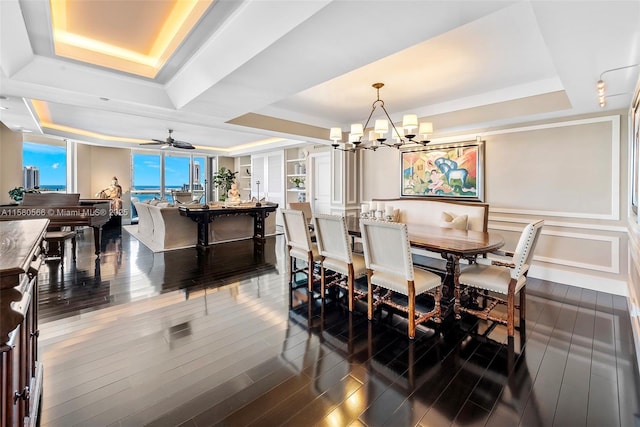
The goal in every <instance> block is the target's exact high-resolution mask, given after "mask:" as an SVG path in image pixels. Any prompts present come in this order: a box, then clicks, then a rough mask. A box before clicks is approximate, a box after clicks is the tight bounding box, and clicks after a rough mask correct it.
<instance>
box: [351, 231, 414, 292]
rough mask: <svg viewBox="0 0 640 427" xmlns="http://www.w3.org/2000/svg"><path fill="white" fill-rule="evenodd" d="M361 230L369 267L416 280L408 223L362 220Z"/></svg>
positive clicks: (365, 256)
mask: <svg viewBox="0 0 640 427" xmlns="http://www.w3.org/2000/svg"><path fill="white" fill-rule="evenodd" d="M360 231H361V232H362V246H363V249H364V260H365V264H366V266H367V268H368V269H370V270H374V271H378V272H381V273H388V274H393V275H395V276H399V277H403V278H405V279H406V280H414V277H413V261H412V260H411V246H410V244H409V233H408V232H407V225H406V224H402V223H393V222H382V221H371V220H360Z"/></svg>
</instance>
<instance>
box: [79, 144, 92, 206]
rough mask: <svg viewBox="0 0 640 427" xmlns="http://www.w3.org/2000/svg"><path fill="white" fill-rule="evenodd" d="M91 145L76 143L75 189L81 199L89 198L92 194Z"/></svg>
mask: <svg viewBox="0 0 640 427" xmlns="http://www.w3.org/2000/svg"><path fill="white" fill-rule="evenodd" d="M92 148H93V146H91V145H86V144H77V145H76V162H77V168H76V182H77V191H78V193H80V197H81V198H83V199H90V198H92V197H93V196H94V194H95V191H91V190H92V186H91V185H92V184H91V169H92V164H91V152H92Z"/></svg>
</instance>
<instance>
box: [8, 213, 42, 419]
mask: <svg viewBox="0 0 640 427" xmlns="http://www.w3.org/2000/svg"><path fill="white" fill-rule="evenodd" d="M48 225H49V220H48V219H25V220H21V221H0V367H1V373H0V384H2V387H0V426H1V427H15V426H19V427H22V426H35V425H36V423H37V418H38V407H39V405H40V396H41V394H42V364H41V363H40V362H39V361H38V313H37V310H38V284H37V278H38V270H39V269H40V265H42V255H41V253H40V249H41V245H42V240H43V238H44V235H45V233H46V230H47V226H48Z"/></svg>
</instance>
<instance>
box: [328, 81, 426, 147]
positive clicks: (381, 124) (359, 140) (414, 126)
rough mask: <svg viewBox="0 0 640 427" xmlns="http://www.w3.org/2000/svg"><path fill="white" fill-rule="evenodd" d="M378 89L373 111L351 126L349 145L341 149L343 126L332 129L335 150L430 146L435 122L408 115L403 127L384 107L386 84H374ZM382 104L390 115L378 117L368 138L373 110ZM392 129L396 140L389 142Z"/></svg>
mask: <svg viewBox="0 0 640 427" xmlns="http://www.w3.org/2000/svg"><path fill="white" fill-rule="evenodd" d="M372 86H373V87H374V88H375V89H376V95H377V98H376V100H375V101H374V102H373V104H372V105H371V112H370V113H369V117H368V118H367V121H366V122H365V124H364V126H363V125H362V123H353V124H352V125H351V131H350V133H349V138H348V140H347V143H346V144H345V148H340V143H341V142H342V138H343V136H342V128H339V127H332V128H331V130H330V131H329V139H330V140H331V141H332V142H331V146H332V147H333V148H334V149H340V150H343V151H355V150H357V149H366V150H374V151H375V150H377V149H378V148H380V147H383V146H384V147H395V148H398V149H399V148H400V147H402V146H403V145H405V144H409V143H417V144H422V145H427V144H428V143H429V142H430V141H429V139H428V138H429V135H430V134H432V133H433V124H432V123H430V122H419V121H418V115H417V114H405V115H404V117H403V118H402V127H401V128H400V130H398V128H397V127H396V125H395V124H394V123H393V121H392V120H391V117H390V116H389V113H388V112H387V109H386V108H385V107H384V101H383V100H382V99H380V88H382V87H383V86H384V83H374V84H373V85H372ZM378 107H380V108H381V109H382V111H383V112H384V116H385V117H386V118H384V117H383V118H382V119H375V122H374V126H373V129H372V130H370V131H369V132H368V134H367V138H365V130H366V129H368V126H369V123H370V122H371V118H372V117H373V113H374V112H375V111H376V109H377V108H378ZM389 131H391V135H390V137H391V139H393V141H394V142H387V139H388V138H387V134H389ZM418 136H419V137H420V139H419V140H415V138H416V137H418Z"/></svg>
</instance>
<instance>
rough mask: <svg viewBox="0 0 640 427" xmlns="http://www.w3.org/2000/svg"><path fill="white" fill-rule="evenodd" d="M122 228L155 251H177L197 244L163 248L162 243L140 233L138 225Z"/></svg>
mask: <svg viewBox="0 0 640 427" xmlns="http://www.w3.org/2000/svg"><path fill="white" fill-rule="evenodd" d="M122 229H123V230H124V231H126V232H127V233H129V234H130V235H131V236H133V237H135V238H136V240H138V241H139V242H140V243H142V244H143V245H145V246H146V247H147V248H149V249H151V250H152V251H153V252H166V251H175V250H177V249H184V248H193V247H195V245H187V246H179V247H175V248H168V249H167V248H163V247H162V246H161V245H160V244H158V243H156V242H152V241H150V240H149V239H145V238H144V237H143V236H142V235H140V234H139V233H138V225H137V224H134V225H123V226H122Z"/></svg>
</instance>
